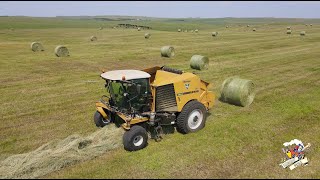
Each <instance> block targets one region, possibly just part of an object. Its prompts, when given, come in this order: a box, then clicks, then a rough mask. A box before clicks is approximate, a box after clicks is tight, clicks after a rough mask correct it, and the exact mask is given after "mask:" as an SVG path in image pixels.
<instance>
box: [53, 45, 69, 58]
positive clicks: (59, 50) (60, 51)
mask: <svg viewBox="0 0 320 180" xmlns="http://www.w3.org/2000/svg"><path fill="white" fill-rule="evenodd" d="M54 53H55V54H56V56H58V57H66V56H70V54H69V50H68V48H67V47H65V46H61V45H59V46H57V47H56V48H55V49H54Z"/></svg>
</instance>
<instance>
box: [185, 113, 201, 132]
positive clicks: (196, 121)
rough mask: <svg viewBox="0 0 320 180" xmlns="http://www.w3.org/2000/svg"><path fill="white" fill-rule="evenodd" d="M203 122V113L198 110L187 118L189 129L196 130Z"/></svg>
mask: <svg viewBox="0 0 320 180" xmlns="http://www.w3.org/2000/svg"><path fill="white" fill-rule="evenodd" d="M202 121H203V113H202V111H201V110H199V109H195V110H193V111H192V112H191V113H190V115H189V118H188V126H189V128H190V129H197V128H198V127H199V126H200V125H201V123H202Z"/></svg>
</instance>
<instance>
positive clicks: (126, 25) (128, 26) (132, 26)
mask: <svg viewBox="0 0 320 180" xmlns="http://www.w3.org/2000/svg"><path fill="white" fill-rule="evenodd" d="M117 27H122V28H134V29H138V28H141V29H152V28H151V27H149V26H140V25H135V24H118V26H117Z"/></svg>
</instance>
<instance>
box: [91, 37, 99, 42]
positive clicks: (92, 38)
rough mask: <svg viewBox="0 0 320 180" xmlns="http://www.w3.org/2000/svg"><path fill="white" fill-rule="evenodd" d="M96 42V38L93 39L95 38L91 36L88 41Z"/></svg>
mask: <svg viewBox="0 0 320 180" xmlns="http://www.w3.org/2000/svg"><path fill="white" fill-rule="evenodd" d="M96 40H98V38H97V37H95V36H91V37H90V41H96Z"/></svg>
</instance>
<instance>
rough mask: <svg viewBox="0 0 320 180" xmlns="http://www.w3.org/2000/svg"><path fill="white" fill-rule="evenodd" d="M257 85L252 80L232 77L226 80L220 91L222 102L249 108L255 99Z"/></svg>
mask: <svg viewBox="0 0 320 180" xmlns="http://www.w3.org/2000/svg"><path fill="white" fill-rule="evenodd" d="M254 89H255V85H254V84H253V82H252V81H251V80H246V79H240V78H239V77H230V78H227V79H226V80H224V82H223V83H222V86H221V89H220V93H221V94H220V99H219V100H220V101H222V102H226V103H229V104H233V105H237V106H243V107H246V106H249V105H250V104H251V103H252V102H253V99H254V97H255V92H254Z"/></svg>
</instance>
